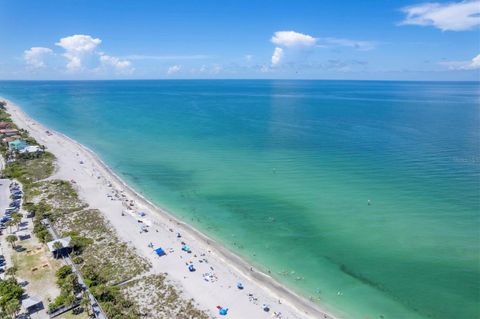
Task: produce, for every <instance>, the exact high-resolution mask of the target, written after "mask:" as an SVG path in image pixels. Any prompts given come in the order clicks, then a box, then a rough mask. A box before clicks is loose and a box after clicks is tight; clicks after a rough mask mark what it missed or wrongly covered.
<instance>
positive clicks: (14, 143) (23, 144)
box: [8, 140, 28, 151]
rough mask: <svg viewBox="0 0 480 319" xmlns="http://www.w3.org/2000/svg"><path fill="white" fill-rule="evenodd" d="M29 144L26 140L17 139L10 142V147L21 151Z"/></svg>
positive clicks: (12, 149)
mask: <svg viewBox="0 0 480 319" xmlns="http://www.w3.org/2000/svg"><path fill="white" fill-rule="evenodd" d="M27 146H28V144H27V142H25V141H24V140H15V141H12V142H8V149H9V150H11V151H21V150H23V149H24V148H26V147H27Z"/></svg>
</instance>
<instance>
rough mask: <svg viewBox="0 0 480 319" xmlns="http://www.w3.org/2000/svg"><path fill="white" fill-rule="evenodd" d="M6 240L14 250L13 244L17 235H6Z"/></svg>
mask: <svg viewBox="0 0 480 319" xmlns="http://www.w3.org/2000/svg"><path fill="white" fill-rule="evenodd" d="M6 240H7V242H9V243H10V244H12V248H13V249H15V242H16V241H17V240H18V238H17V235H8V236H7V238H6Z"/></svg>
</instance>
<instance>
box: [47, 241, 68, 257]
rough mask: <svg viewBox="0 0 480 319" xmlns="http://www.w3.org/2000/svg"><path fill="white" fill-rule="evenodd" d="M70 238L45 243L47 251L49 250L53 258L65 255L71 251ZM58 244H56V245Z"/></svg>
mask: <svg viewBox="0 0 480 319" xmlns="http://www.w3.org/2000/svg"><path fill="white" fill-rule="evenodd" d="M71 241H72V238H71V237H70V236H68V237H64V238H60V239H55V240H52V241H49V242H48V243H47V247H48V250H50V251H51V252H52V254H53V256H54V257H59V256H64V255H67V254H68V253H69V252H70V251H71V247H70V242H71ZM57 243H58V244H57Z"/></svg>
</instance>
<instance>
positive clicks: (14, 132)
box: [0, 128, 18, 137]
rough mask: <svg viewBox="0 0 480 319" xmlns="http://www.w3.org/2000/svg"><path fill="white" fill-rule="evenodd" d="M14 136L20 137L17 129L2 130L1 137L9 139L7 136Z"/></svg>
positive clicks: (0, 130) (0, 131)
mask: <svg viewBox="0 0 480 319" xmlns="http://www.w3.org/2000/svg"><path fill="white" fill-rule="evenodd" d="M13 135H18V130H17V129H15V128H4V129H0V137H7V136H13Z"/></svg>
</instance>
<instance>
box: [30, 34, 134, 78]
mask: <svg viewBox="0 0 480 319" xmlns="http://www.w3.org/2000/svg"><path fill="white" fill-rule="evenodd" d="M101 43H102V40H101V39H99V38H94V37H92V36H90V35H86V34H74V35H71V36H68V37H64V38H61V39H60V40H58V42H56V43H55V45H56V46H57V47H60V48H61V49H63V52H62V53H61V54H58V55H56V54H55V53H54V51H53V50H52V49H50V48H44V47H32V48H30V49H28V50H25V51H24V54H23V59H24V61H25V63H26V64H27V66H28V67H29V69H40V68H45V67H46V63H45V61H44V60H45V58H46V57H47V56H49V55H52V56H54V57H56V58H57V59H58V58H59V57H64V58H65V59H66V60H67V63H66V65H65V70H66V71H67V72H68V73H71V74H75V73H79V72H85V73H102V72H104V73H105V72H109V73H112V72H113V73H114V74H130V73H132V72H133V70H134V68H133V67H132V63H131V62H130V61H129V60H127V59H121V58H118V57H115V56H111V55H108V54H106V53H104V52H101V51H98V50H97V49H98V47H99V46H100V44H101ZM60 62H61V61H57V64H59V63H60Z"/></svg>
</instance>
